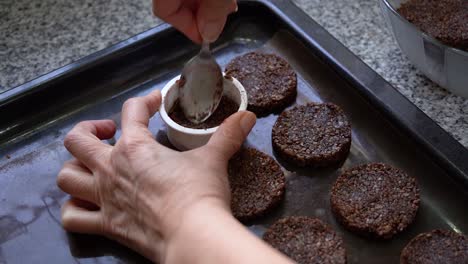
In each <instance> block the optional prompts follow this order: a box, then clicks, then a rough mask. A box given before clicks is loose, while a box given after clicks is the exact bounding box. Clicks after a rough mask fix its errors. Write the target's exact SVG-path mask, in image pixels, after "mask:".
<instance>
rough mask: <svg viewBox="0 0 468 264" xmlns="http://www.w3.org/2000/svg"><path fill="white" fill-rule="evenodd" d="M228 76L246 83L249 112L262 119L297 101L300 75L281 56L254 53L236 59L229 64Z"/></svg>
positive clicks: (243, 83)
mask: <svg viewBox="0 0 468 264" xmlns="http://www.w3.org/2000/svg"><path fill="white" fill-rule="evenodd" d="M226 75H229V76H232V77H234V78H236V79H237V80H239V82H240V83H242V85H243V86H244V88H245V90H246V91H247V96H248V98H249V105H248V110H250V111H252V112H254V113H255V114H257V115H258V116H266V115H268V114H270V113H273V112H277V111H281V110H282V109H284V108H285V107H286V106H288V105H289V104H291V103H293V102H294V101H295V99H296V95H297V76H296V73H295V72H294V70H293V69H292V67H291V66H290V65H289V63H287V62H286V61H285V60H284V59H283V58H281V57H279V56H277V55H274V54H265V53H259V52H250V53H247V54H244V55H242V56H239V57H236V58H234V59H233V60H232V61H231V62H230V63H229V64H228V65H227V67H226Z"/></svg>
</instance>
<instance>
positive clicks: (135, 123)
mask: <svg viewBox="0 0 468 264" xmlns="http://www.w3.org/2000/svg"><path fill="white" fill-rule="evenodd" d="M160 105H161V92H160V91H159V90H155V91H153V92H151V93H150V94H148V95H146V96H143V97H136V98H132V99H129V100H127V101H126V102H125V103H124V105H123V108H122V133H128V132H130V131H134V130H135V129H137V130H141V129H142V128H144V129H145V130H147V129H148V123H149V119H150V118H151V117H152V116H153V115H154V114H155V113H156V111H158V109H159V106H160Z"/></svg>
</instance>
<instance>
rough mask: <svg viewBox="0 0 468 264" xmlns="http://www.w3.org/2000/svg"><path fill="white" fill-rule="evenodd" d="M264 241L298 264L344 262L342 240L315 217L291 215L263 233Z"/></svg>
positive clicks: (336, 263)
mask: <svg viewBox="0 0 468 264" xmlns="http://www.w3.org/2000/svg"><path fill="white" fill-rule="evenodd" d="M263 240H265V241H266V242H267V243H268V244H270V245H271V246H272V247H274V248H276V249H277V250H279V251H281V252H282V253H283V254H285V255H286V256H288V257H290V258H291V259H293V260H294V261H295V262H297V263H301V264H309V263H310V264H315V263H321V264H328V263H333V264H340V263H346V250H345V248H344V245H343V240H342V239H341V237H339V236H338V235H337V234H336V233H335V231H334V230H333V229H332V228H331V227H330V226H328V225H327V224H325V223H323V222H322V221H320V220H318V219H315V218H310V217H302V216H299V217H298V216H292V217H287V218H283V219H280V220H278V221H277V222H275V223H274V224H273V225H272V226H270V228H269V229H268V230H267V231H266V232H265V234H264V235H263Z"/></svg>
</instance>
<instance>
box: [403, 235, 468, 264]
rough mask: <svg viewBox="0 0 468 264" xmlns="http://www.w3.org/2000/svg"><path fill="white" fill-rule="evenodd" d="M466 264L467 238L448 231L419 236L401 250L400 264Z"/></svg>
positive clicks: (467, 255) (467, 256) (467, 254)
mask: <svg viewBox="0 0 468 264" xmlns="http://www.w3.org/2000/svg"><path fill="white" fill-rule="evenodd" d="M439 263H460V264H461V263H464V264H467V263H468V238H467V237H466V236H465V235H463V234H458V233H455V232H453V231H450V230H440V229H436V230H432V231H430V232H427V233H423V234H419V235H418V236H416V237H415V238H413V239H412V240H411V241H410V242H409V243H408V245H406V247H405V248H404V249H403V251H402V252H401V256H400V264H439Z"/></svg>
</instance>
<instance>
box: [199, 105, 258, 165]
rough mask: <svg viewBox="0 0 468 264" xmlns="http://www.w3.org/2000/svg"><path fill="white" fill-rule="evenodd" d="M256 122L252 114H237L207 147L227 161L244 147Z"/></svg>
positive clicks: (226, 122) (215, 134) (246, 112)
mask: <svg viewBox="0 0 468 264" xmlns="http://www.w3.org/2000/svg"><path fill="white" fill-rule="evenodd" d="M255 122H256V117H255V115H254V114H253V113H252V112H248V111H242V112H237V113H236V114H234V115H232V116H230V117H229V118H228V119H226V120H225V121H224V122H223V124H221V126H220V127H219V128H218V130H217V131H216V133H214V134H213V136H212V137H211V139H210V141H209V142H208V144H207V145H208V146H209V148H210V149H211V151H214V152H215V153H216V154H217V155H220V156H221V158H223V159H224V160H226V161H227V160H229V159H230V158H231V157H232V156H233V155H234V154H235V153H236V152H237V151H238V150H239V148H240V147H241V146H242V143H244V141H245V139H246V138H247V136H248V135H249V133H250V130H252V128H253V126H254V125H255Z"/></svg>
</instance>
